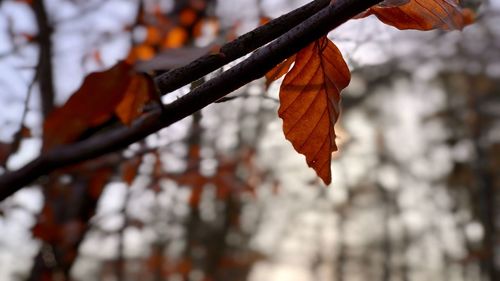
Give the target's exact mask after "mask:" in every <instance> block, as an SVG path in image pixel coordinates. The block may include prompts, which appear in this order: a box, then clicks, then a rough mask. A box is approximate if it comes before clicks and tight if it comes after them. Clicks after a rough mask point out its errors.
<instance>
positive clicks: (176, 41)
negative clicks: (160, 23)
mask: <svg viewBox="0 0 500 281" xmlns="http://www.w3.org/2000/svg"><path fill="white" fill-rule="evenodd" d="M188 37H189V34H188V33H187V31H186V30H185V29H184V28H182V27H174V28H172V29H170V30H169V32H168V33H167V35H166V38H165V40H164V41H163V47H164V48H167V49H168V48H179V47H182V45H184V43H185V42H186V41H187V40H188Z"/></svg>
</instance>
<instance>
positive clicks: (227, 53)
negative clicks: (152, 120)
mask: <svg viewBox="0 0 500 281" xmlns="http://www.w3.org/2000/svg"><path fill="white" fill-rule="evenodd" d="M330 1H331V0H315V1H313V2H311V3H309V4H307V5H305V6H303V7H301V8H298V9H296V10H294V11H292V12H290V13H288V14H285V15H283V16H281V17H278V18H276V19H273V20H271V21H270V22H268V23H267V24H265V25H263V26H260V27H258V28H256V29H254V30H253V31H250V32H248V33H246V34H244V35H242V36H240V37H238V38H237V39H236V40H234V41H231V42H229V43H227V44H225V45H223V46H222V47H221V48H220V50H219V52H218V53H215V54H208V55H205V56H202V57H200V58H198V59H196V60H194V61H192V62H191V63H189V64H188V65H186V66H183V67H179V68H176V69H173V70H171V71H168V72H166V73H164V74H162V75H159V76H157V77H156V78H155V83H156V85H157V87H158V89H159V90H160V92H161V93H162V95H166V94H168V93H169V92H172V91H174V90H177V89H179V88H180V87H182V86H185V85H187V84H189V83H190V82H192V81H195V80H198V79H200V78H201V77H203V76H205V75H207V74H209V73H210V72H212V71H215V70H217V69H218V68H220V67H222V66H224V65H226V64H228V63H230V62H232V61H234V60H236V59H238V58H241V57H242V56H244V55H246V54H248V53H250V52H252V51H254V50H255V49H257V48H259V47H261V46H263V45H265V44H267V43H269V42H271V41H272V40H274V39H276V38H278V37H279V36H281V35H283V34H284V33H285V32H287V31H288V30H290V29H291V28H293V27H294V26H296V25H298V24H299V23H301V22H303V21H304V20H306V19H307V18H309V17H311V16H312V15H314V14H316V13H317V12H319V11H320V10H321V9H323V8H325V7H326V6H327V5H328V3H330Z"/></svg>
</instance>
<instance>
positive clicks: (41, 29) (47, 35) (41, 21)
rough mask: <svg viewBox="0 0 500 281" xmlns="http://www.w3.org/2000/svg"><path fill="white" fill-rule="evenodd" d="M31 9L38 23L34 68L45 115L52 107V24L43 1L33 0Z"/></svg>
mask: <svg viewBox="0 0 500 281" xmlns="http://www.w3.org/2000/svg"><path fill="white" fill-rule="evenodd" d="M32 5H33V11H34V12H35V17H36V22H37V24H38V36H37V40H38V44H39V48H40V51H39V55H38V65H37V68H36V70H35V71H36V73H37V74H36V77H37V78H38V84H39V87H40V100H41V101H42V113H43V116H45V117H46V116H47V115H48V114H49V113H50V112H51V111H52V109H53V108H54V96H55V95H54V93H55V90H54V84H53V83H54V82H53V81H54V78H53V69H52V39H51V37H52V26H51V24H50V23H49V19H48V18H47V10H46V9H45V5H44V1H43V0H39V1H34V2H33V4H32Z"/></svg>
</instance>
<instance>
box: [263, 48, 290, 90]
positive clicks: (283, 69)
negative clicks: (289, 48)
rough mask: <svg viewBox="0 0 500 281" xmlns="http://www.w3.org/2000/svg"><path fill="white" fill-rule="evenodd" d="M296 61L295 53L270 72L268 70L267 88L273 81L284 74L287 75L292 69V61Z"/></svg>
mask: <svg viewBox="0 0 500 281" xmlns="http://www.w3.org/2000/svg"><path fill="white" fill-rule="evenodd" d="M294 61H295V55H293V56H291V57H289V58H288V59H286V60H285V61H283V62H282V63H280V64H278V65H277V66H275V67H274V68H273V69H271V70H270V71H269V72H267V73H266V88H268V87H269V85H271V83H272V82H274V81H276V80H278V79H280V78H281V77H282V76H283V75H285V74H286V73H287V72H288V70H290V66H292V63H293V62H294Z"/></svg>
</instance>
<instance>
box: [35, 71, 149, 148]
mask: <svg viewBox="0 0 500 281" xmlns="http://www.w3.org/2000/svg"><path fill="white" fill-rule="evenodd" d="M152 83H153V82H152V81H151V78H149V77H148V76H145V75H143V74H139V73H136V72H134V71H133V66H132V65H131V64H128V63H126V62H123V61H122V62H119V63H117V64H116V65H115V66H113V67H112V68H110V69H108V70H105V71H101V72H94V73H91V74H89V75H88V76H87V77H86V78H85V79H84V81H83V84H82V85H81V86H80V88H79V89H78V90H77V91H76V92H75V93H74V94H73V95H72V96H71V97H70V98H69V99H68V101H67V102H66V103H65V104H64V105H63V106H62V107H60V108H58V109H56V110H54V111H53V112H52V113H51V114H50V115H49V116H48V117H47V119H46V120H45V122H44V137H43V149H44V150H47V149H49V148H52V147H54V146H57V145H61V144H65V143H70V142H72V141H75V140H77V139H78V138H79V137H80V136H81V135H82V134H83V133H84V132H85V131H87V130H88V129H91V128H94V127H97V126H99V125H102V124H103V123H105V122H106V121H108V120H110V119H111V117H113V116H114V115H115V114H116V115H118V117H119V118H120V119H121V120H122V121H123V122H124V123H125V124H130V122H131V121H132V120H133V119H134V118H136V117H137V116H138V115H139V114H140V111H141V110H142V107H143V105H144V104H145V103H146V102H148V101H149V100H151V97H153V96H154V92H152V91H154V87H152V86H151V85H152Z"/></svg>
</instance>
